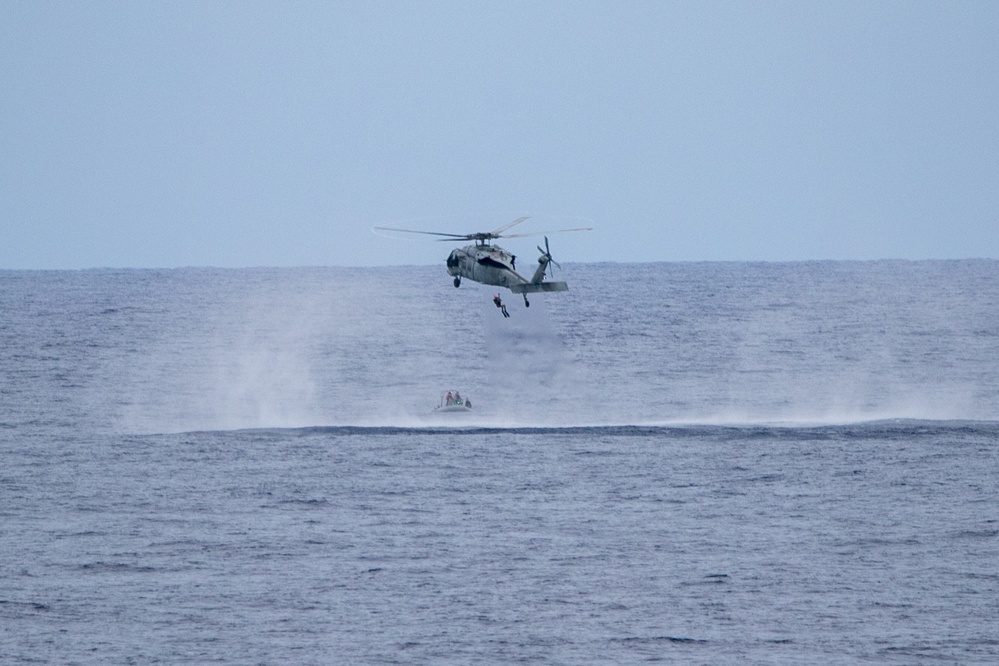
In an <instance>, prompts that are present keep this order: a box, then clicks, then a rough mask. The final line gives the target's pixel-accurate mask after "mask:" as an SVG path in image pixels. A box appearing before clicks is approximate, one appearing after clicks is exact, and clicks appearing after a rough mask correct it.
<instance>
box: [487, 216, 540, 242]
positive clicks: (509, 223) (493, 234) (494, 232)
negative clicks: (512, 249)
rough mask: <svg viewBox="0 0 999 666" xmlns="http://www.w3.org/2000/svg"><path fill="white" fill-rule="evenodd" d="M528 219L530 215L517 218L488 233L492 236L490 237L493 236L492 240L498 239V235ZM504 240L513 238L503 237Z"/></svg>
mask: <svg viewBox="0 0 999 666" xmlns="http://www.w3.org/2000/svg"><path fill="white" fill-rule="evenodd" d="M529 217H530V215H525V216H524V217H518V218H517V219H516V220H514V221H513V222H508V223H507V224H504V225H503V226H502V227H496V228H495V229H493V230H492V231H490V232H489V233H490V234H491V235H492V236H493V237H494V238H499V235H500V234H501V233H503V232H504V231H506V230H507V229H509V228H510V227H512V226H515V225H518V224H520V223H521V222H523V221H524V220H526V219H527V218H529ZM504 238H513V236H504Z"/></svg>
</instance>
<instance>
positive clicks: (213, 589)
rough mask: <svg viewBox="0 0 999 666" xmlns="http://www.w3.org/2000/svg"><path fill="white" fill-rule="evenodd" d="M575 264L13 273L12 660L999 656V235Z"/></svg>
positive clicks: (7, 602) (4, 439)
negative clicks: (542, 278)
mask: <svg viewBox="0 0 999 666" xmlns="http://www.w3.org/2000/svg"><path fill="white" fill-rule="evenodd" d="M557 277H558V278H559V279H566V280H567V281H568V282H569V288H570V291H568V292H566V293H564V294H538V295H533V297H531V306H530V307H529V308H526V307H524V303H523V300H522V298H521V297H520V296H518V295H514V294H510V293H509V292H506V291H504V292H502V295H503V297H504V300H505V302H506V303H507V304H508V308H509V311H510V314H511V317H510V318H509V319H504V318H503V317H502V316H501V313H500V312H499V310H498V309H496V307H494V305H493V304H492V301H491V299H492V296H493V294H494V293H495V290H493V289H491V288H488V287H484V286H480V285H475V284H473V283H471V282H468V281H465V282H464V283H463V284H462V286H461V288H460V289H455V288H454V287H453V286H452V285H451V281H450V278H449V277H448V276H447V275H446V273H445V271H444V267H443V264H442V265H441V266H419V267H392V268H380V269H376V268H364V269H360V268H307V269H239V270H236V269H178V270H87V271H0V663H3V664H22V663H25V664H30V663H53V664H154V663H198V664H212V663H217V664H279V663H281V664H473V663H474V664H512V663H530V664H632V663H645V662H661V663H676V664H738V665H740V666H744V665H746V664H858V663H871V664H924V663H925V664H930V663H932V664H939V663H954V664H996V663H999V621H997V618H999V262H996V261H988V260H973V261H939V262H938V261H927V262H905V261H883V262H856V263H854V262H814V263H812V262H809V263H776V264H770V263H685V264H566V265H565V268H564V271H563V272H561V273H559V274H558V275H557ZM448 389H458V390H460V391H461V392H462V394H463V395H464V396H465V397H466V398H468V399H470V400H471V401H472V405H473V409H472V411H471V412H470V413H467V414H435V413H434V411H433V408H434V407H435V406H436V405H437V404H438V401H439V399H440V397H441V394H442V393H443V392H444V391H447V390H448Z"/></svg>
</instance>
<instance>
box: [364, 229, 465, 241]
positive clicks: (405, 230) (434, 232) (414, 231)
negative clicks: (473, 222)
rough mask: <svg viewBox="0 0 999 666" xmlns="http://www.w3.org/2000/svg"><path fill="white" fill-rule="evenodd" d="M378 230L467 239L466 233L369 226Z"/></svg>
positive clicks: (449, 238)
mask: <svg viewBox="0 0 999 666" xmlns="http://www.w3.org/2000/svg"><path fill="white" fill-rule="evenodd" d="M371 228H372V229H378V230H379V231H401V232H403V233H407V234H424V235H426V236H447V238H446V239H442V240H469V237H468V234H445V233H441V232H439V231H417V230H415V229H398V228H396V227H371Z"/></svg>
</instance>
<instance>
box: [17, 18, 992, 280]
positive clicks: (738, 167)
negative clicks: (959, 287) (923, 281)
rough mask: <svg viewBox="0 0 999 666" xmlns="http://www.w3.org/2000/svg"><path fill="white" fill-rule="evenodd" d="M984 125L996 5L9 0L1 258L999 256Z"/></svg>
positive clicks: (142, 261)
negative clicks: (546, 241) (544, 251)
mask: <svg viewBox="0 0 999 666" xmlns="http://www.w3.org/2000/svg"><path fill="white" fill-rule="evenodd" d="M997 121H999V3H996V2H993V1H986V2H975V1H973V0H962V1H961V2H947V1H941V0H938V1H934V2H920V1H912V2H901V1H892V2H887V1H884V2H872V1H869V0H865V1H862V2H852V1H850V0H846V1H842V2H827V1H825V0H823V1H821V2H819V1H816V2H810V1H807V0H795V1H792V2H767V1H762V2H761V1H758V0H754V1H752V2H739V1H726V2H723V1H709V2H693V1H689V2H686V1H685V2H667V1H648V2H635V1H627V0H614V1H613V2H611V1H601V2H593V1H589V0H577V1H573V2H566V1H557V0H553V1H551V2H536V1H534V0H529V1H521V0H499V1H490V0H481V1H471V0H442V1H436V2H435V1H432V0H431V1H426V2H404V1H402V0H396V1H390V2H384V1H377V0H363V1H357V2H353V1H349V0H344V1H341V2H329V1H326V0H321V1H317V2H302V1H294V0H289V1H282V2H276V1H275V2H254V1H240V2H236V1H227V2H218V1H211V0H199V1H189V0H171V1H170V2H134V1H132V0H128V1H122V2H109V1H106V0H90V1H88V2H62V1H61V0H59V1H46V0H26V1H18V0H0V269H77V268H90V267H139V268H141V267H156V268H159V267H164V268H169V267H181V266H220V267H239V266H379V265H408V264H434V263H438V262H442V261H443V259H444V257H446V255H447V253H448V252H449V251H450V249H451V248H450V247H449V246H447V244H445V243H438V242H435V241H434V239H432V238H431V237H426V236H410V237H407V238H405V239H403V238H398V237H397V238H386V237H384V236H380V235H377V234H375V233H372V230H371V229H372V227H373V226H377V225H382V226H396V227H405V228H412V229H422V230H429V231H440V232H446V233H466V232H474V231H487V230H490V229H493V228H495V227H498V226H500V225H502V224H505V223H506V222H509V221H511V220H513V219H515V218H518V217H521V216H524V215H529V216H530V219H528V220H527V221H526V222H524V223H523V224H521V225H520V226H518V227H517V230H519V231H521V232H531V231H548V230H553V229H560V228H564V227H578V226H592V227H593V231H591V232H586V233H567V234H560V235H558V236H552V237H551V248H552V252H553V254H554V255H555V258H556V259H558V260H559V261H561V262H574V261H580V262H599V261H614V262H650V261H760V260H762V261H797V260H816V259H833V260H852V259H861V260H865V259H883V258H901V259H954V258H979V257H984V258H999V216H997V212H996V211H997V210H999V206H997V204H999V122H997ZM535 244H536V240H535V239H531V238H519V239H510V240H508V241H504V242H503V245H504V247H507V248H508V249H510V250H511V251H513V252H514V253H518V254H519V253H530V252H531V251H533V246H534V245H535Z"/></svg>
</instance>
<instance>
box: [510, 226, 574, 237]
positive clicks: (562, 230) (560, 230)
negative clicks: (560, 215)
mask: <svg viewBox="0 0 999 666" xmlns="http://www.w3.org/2000/svg"><path fill="white" fill-rule="evenodd" d="M570 231H593V227H576V228H575V229H552V230H551V231H536V232H532V233H529V234H508V235H506V236H503V238H527V237H528V236H544V235H545V234H564V233H568V232H570Z"/></svg>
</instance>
